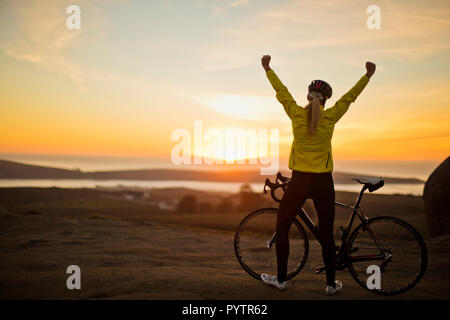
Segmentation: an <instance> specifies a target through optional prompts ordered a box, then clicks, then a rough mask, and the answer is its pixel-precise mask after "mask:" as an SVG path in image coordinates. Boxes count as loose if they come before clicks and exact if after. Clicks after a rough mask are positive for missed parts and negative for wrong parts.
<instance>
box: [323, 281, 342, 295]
mask: <svg viewBox="0 0 450 320" xmlns="http://www.w3.org/2000/svg"><path fill="white" fill-rule="evenodd" d="M335 283H336V286H335V287H332V286H327V288H326V289H325V294H326V295H327V296H332V295H333V294H336V293H337V292H338V291H339V290H341V289H342V281H339V280H336V281H335Z"/></svg>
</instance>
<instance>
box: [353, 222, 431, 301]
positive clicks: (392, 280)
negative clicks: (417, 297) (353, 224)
mask: <svg viewBox="0 0 450 320" xmlns="http://www.w3.org/2000/svg"><path fill="white" fill-rule="evenodd" d="M347 254H348V258H349V264H348V269H349V271H350V273H351V275H352V276H353V278H354V279H355V280H356V282H358V284H359V285H361V286H362V287H363V288H365V289H367V290H369V291H372V292H374V293H378V294H381V295H395V294H400V293H403V292H405V291H407V290H409V289H411V288H412V287H414V286H415V285H416V284H417V283H418V282H419V281H420V279H421V278H422V276H423V275H424V273H425V269H426V266H427V250H426V246H425V242H424V241H423V239H422V237H421V236H420V234H419V233H418V232H417V231H416V229H414V228H413V227H412V226H411V225H409V224H408V223H407V222H405V221H403V220H401V219H398V218H394V217H376V218H373V219H369V221H368V223H367V224H361V225H359V226H358V227H357V228H356V229H355V230H354V231H353V233H352V235H351V237H350V239H349V245H348V252H347ZM372 265H375V266H377V267H378V268H379V270H380V287H379V288H376V287H374V285H373V283H372V281H371V280H372V279H369V277H370V276H371V275H372V273H373V271H371V270H370V269H368V268H369V266H372ZM372 268H373V267H372ZM367 282H371V283H372V285H370V287H371V288H369V285H368V283H367Z"/></svg>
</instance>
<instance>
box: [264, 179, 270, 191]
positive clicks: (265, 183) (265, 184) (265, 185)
mask: <svg viewBox="0 0 450 320" xmlns="http://www.w3.org/2000/svg"><path fill="white" fill-rule="evenodd" d="M267 182H269V179H266V181H265V182H264V188H263V193H264V194H266V193H267V189H266V187H267Z"/></svg>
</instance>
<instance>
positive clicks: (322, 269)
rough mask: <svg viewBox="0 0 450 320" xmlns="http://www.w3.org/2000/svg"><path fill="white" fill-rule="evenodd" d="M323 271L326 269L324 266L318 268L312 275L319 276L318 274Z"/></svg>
mask: <svg viewBox="0 0 450 320" xmlns="http://www.w3.org/2000/svg"><path fill="white" fill-rule="evenodd" d="M325 269H326V267H325V266H322V267H320V268H317V269H316V271H314V273H315V274H319V273H321V272H323V271H325Z"/></svg>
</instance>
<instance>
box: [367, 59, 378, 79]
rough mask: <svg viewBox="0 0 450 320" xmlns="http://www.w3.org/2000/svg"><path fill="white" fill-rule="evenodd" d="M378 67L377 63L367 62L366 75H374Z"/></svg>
mask: <svg viewBox="0 0 450 320" xmlns="http://www.w3.org/2000/svg"><path fill="white" fill-rule="evenodd" d="M376 68H377V66H376V65H375V63H373V62H370V61H367V62H366V70H367V72H366V76H368V77H369V78H370V77H371V76H373V74H374V73H375V69H376Z"/></svg>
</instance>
